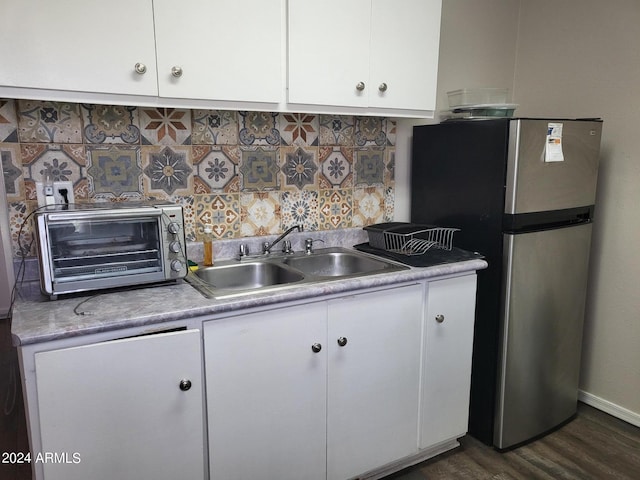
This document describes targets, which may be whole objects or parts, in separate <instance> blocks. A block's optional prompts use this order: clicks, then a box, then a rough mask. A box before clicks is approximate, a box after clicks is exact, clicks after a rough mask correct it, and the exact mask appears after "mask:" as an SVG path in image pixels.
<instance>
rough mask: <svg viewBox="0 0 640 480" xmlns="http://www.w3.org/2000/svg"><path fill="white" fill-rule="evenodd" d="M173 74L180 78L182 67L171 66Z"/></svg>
mask: <svg viewBox="0 0 640 480" xmlns="http://www.w3.org/2000/svg"><path fill="white" fill-rule="evenodd" d="M171 75H173V76H174V77H176V78H179V77H181V76H182V67H177V66H176V67H171Z"/></svg>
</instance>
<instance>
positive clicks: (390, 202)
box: [384, 187, 396, 222]
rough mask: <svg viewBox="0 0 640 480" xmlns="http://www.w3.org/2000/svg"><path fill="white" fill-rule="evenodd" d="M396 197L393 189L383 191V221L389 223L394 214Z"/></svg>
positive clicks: (386, 188)
mask: <svg viewBox="0 0 640 480" xmlns="http://www.w3.org/2000/svg"><path fill="white" fill-rule="evenodd" d="M395 203H396V195H395V189H394V188H393V187H385V189H384V221H385V222H391V221H392V220H393V218H394V214H395Z"/></svg>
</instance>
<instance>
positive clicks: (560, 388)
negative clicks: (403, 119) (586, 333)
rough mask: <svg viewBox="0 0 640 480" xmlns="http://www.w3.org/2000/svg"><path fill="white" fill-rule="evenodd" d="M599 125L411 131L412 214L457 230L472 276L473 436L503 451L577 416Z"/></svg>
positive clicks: (515, 122)
mask: <svg viewBox="0 0 640 480" xmlns="http://www.w3.org/2000/svg"><path fill="white" fill-rule="evenodd" d="M601 131H602V122H601V121H600V120H594V119H587V120H575V119H572V120H570V119H528V118H516V119H486V120H484V119H483V120H480V119H478V120H469V119H468V120H453V121H447V122H443V123H440V124H437V125H425V126H418V127H414V130H413V151H412V167H411V168H412V170H411V221H413V222H420V223H428V224H437V225H440V226H449V227H457V228H460V229H461V231H460V232H459V233H457V234H456V238H455V245H456V246H457V247H460V248H463V249H466V250H472V251H477V252H480V253H482V254H483V255H485V257H486V259H487V261H488V263H489V267H488V268H487V269H486V270H482V271H480V272H479V273H478V295H477V307H476V322H475V333H474V347H473V348H474V350H473V365H472V379H471V406H470V410H469V433H470V434H471V435H473V436H475V437H476V438H478V439H479V440H481V441H483V442H484V443H486V444H493V445H494V446H495V447H496V448H498V449H508V448H512V447H515V446H518V445H520V444H522V443H524V442H527V441H529V440H532V439H534V438H537V437H539V436H541V435H544V434H545V433H548V432H549V431H551V430H553V429H555V428H557V427H558V426H560V425H562V424H564V423H565V422H567V421H569V420H571V419H572V418H573V417H574V416H575V414H576V408H577V398H578V379H579V369H580V353H581V344H582V330H583V319H584V308H585V299H586V288H587V274H588V265H589V251H590V244H591V230H592V222H593V208H594V203H595V196H596V182H597V173H598V162H599V152H600V136H601Z"/></svg>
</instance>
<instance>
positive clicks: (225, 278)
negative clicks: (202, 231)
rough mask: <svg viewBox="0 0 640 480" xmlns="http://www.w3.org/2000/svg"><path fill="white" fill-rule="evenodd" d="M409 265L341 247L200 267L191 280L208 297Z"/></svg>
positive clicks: (325, 280)
mask: <svg viewBox="0 0 640 480" xmlns="http://www.w3.org/2000/svg"><path fill="white" fill-rule="evenodd" d="M408 268H409V267H406V266H404V265H401V264H399V263H395V262H391V261H387V260H384V259H381V258H378V257H374V256H372V255H368V254H366V253H361V252H357V251H355V250H350V249H347V248H341V247H331V248H324V249H318V250H316V251H315V252H314V253H311V254H306V253H304V252H300V253H293V254H288V255H284V254H283V255H281V254H270V255H265V256H261V257H252V258H249V259H246V258H245V259H242V260H241V261H239V260H227V261H223V262H219V263H217V264H216V265H215V266H213V267H200V268H199V269H198V270H196V271H195V272H192V273H190V274H189V275H188V276H187V281H188V282H189V283H191V284H192V285H193V286H194V287H195V288H196V289H197V290H199V291H200V292H201V293H202V294H203V295H205V296H206V297H208V298H224V297H229V296H236V295H245V294H248V293H258V292H265V291H279V290H283V289H288V288H294V287H297V286H301V285H304V284H311V283H318V282H327V281H332V280H341V279H346V278H355V277H361V276H365V275H373V274H378V273H385V272H395V271H400V270H407V269H408Z"/></svg>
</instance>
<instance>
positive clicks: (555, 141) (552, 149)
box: [544, 123, 564, 162]
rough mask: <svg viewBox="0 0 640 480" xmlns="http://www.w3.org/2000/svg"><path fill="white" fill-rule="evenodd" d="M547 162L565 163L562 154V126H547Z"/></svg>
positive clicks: (558, 124)
mask: <svg viewBox="0 0 640 480" xmlns="http://www.w3.org/2000/svg"><path fill="white" fill-rule="evenodd" d="M544 161H545V162H564V155H563V154H562V124H561V123H549V124H547V143H546V145H545V149H544Z"/></svg>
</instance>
